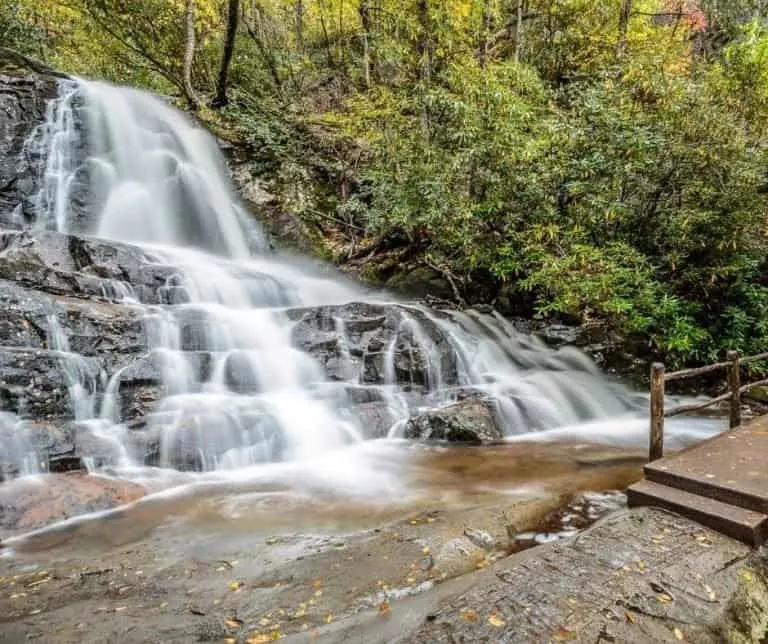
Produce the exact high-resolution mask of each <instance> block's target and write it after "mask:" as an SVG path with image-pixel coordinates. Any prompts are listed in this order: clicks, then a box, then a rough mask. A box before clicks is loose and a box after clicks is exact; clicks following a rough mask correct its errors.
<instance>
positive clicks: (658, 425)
mask: <svg viewBox="0 0 768 644" xmlns="http://www.w3.org/2000/svg"><path fill="white" fill-rule="evenodd" d="M663 455H664V365H663V364H661V363H660V362H654V363H653V364H652V365H651V443H650V447H649V449H648V460H649V461H655V460H657V459H659V458H661V457H662V456H663Z"/></svg>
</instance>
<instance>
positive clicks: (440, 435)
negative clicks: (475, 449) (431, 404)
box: [405, 398, 504, 444]
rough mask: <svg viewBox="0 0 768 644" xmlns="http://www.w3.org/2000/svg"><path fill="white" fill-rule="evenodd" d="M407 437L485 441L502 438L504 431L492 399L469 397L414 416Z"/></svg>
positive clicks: (407, 428) (453, 440)
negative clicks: (497, 420) (496, 416)
mask: <svg viewBox="0 0 768 644" xmlns="http://www.w3.org/2000/svg"><path fill="white" fill-rule="evenodd" d="M405 437H406V438H411V439H417V440H429V441H450V442H456V443H471V444H481V443H490V442H494V441H498V440H501V439H503V438H504V433H503V431H502V429H501V427H499V425H498V423H497V422H496V418H495V413H494V409H493V403H492V402H491V401H488V400H480V399H476V398H467V399H466V400H462V401H460V402H456V403H454V404H451V405H448V406H447V407H442V408H439V409H432V410H429V411H424V412H422V413H419V414H417V415H415V416H413V417H411V418H410V419H409V420H408V422H407V423H406V426H405Z"/></svg>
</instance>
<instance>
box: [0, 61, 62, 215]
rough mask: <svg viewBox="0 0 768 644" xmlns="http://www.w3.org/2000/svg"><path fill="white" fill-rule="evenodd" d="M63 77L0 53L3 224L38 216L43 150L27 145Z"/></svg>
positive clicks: (0, 203)
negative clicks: (33, 69) (27, 66)
mask: <svg viewBox="0 0 768 644" xmlns="http://www.w3.org/2000/svg"><path fill="white" fill-rule="evenodd" d="M58 82H59V79H57V78H54V77H53V76H46V75H43V74H36V73H32V72H31V70H28V69H24V68H19V66H18V65H17V64H16V63H15V62H14V63H13V64H11V61H9V60H8V58H7V57H6V56H4V55H3V54H2V53H0V114H2V115H3V118H2V119H0V226H3V227H19V226H22V225H24V224H25V223H28V222H29V221H31V220H32V219H33V217H34V201H35V197H36V195H37V179H38V177H39V176H41V175H42V172H43V169H44V167H45V158H44V157H43V154H42V150H39V149H36V148H35V147H29V148H27V149H25V142H26V141H27V139H28V138H29V137H30V135H31V134H32V133H33V132H34V130H35V128H37V127H38V126H40V125H41V124H42V123H43V122H44V121H45V113H46V108H47V105H48V101H49V100H50V99H52V98H55V97H56V95H57V94H58Z"/></svg>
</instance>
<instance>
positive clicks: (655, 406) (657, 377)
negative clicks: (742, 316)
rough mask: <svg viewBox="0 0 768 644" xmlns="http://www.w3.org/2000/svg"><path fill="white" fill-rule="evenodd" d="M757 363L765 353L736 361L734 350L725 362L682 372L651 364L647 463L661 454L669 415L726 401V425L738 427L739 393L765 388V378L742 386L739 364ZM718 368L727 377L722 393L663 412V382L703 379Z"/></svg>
mask: <svg viewBox="0 0 768 644" xmlns="http://www.w3.org/2000/svg"><path fill="white" fill-rule="evenodd" d="M759 360H768V353H759V354H757V355H754V356H747V357H744V358H740V357H739V353H738V351H729V352H728V353H727V354H726V357H725V362H716V363H715V364H710V365H706V366H704V367H695V368H693V369H683V370H682V371H672V372H671V373H665V372H664V365H663V364H662V363H660V362H654V363H653V364H652V365H651V405H650V411H651V441H650V447H649V450H648V460H649V461H655V460H656V459H659V458H661V457H662V456H663V455H664V419H665V418H669V417H670V416H678V415H679V414H687V413H690V412H693V411H699V410H701V409H706V408H707V407H711V406H712V405H716V404H717V403H721V402H724V401H726V400H730V418H729V426H730V427H731V429H732V428H734V427H737V426H738V425H741V394H743V393H746V392H747V391H749V390H750V389H752V388H753V387H759V386H761V385H768V378H766V379H765V380H758V381H757V382H752V383H749V384H747V385H742V384H741V365H744V364H747V363H749V362H757V361H759ZM721 369H724V370H726V371H727V374H728V391H727V392H726V393H724V394H722V395H720V396H717V397H715V398H710V399H709V400H705V401H703V402H700V403H692V404H689V405H680V406H679V407H673V408H671V409H664V385H665V383H667V382H670V381H673V380H682V379H684V378H693V377H695V376H703V375H706V374H709V373H713V372H715V371H719V370H721Z"/></svg>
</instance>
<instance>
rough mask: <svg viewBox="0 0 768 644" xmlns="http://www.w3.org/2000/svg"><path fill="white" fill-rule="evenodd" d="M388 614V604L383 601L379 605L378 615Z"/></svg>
mask: <svg viewBox="0 0 768 644" xmlns="http://www.w3.org/2000/svg"><path fill="white" fill-rule="evenodd" d="M388 613H389V602H388V601H383V602H382V603H381V604H379V614H380V615H387V614H388Z"/></svg>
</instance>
